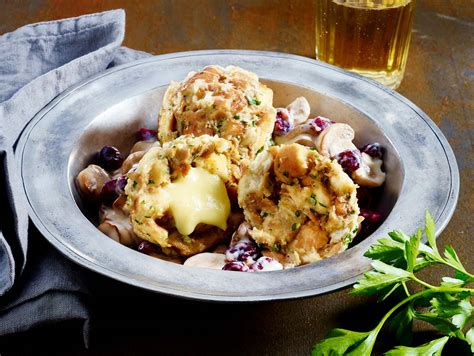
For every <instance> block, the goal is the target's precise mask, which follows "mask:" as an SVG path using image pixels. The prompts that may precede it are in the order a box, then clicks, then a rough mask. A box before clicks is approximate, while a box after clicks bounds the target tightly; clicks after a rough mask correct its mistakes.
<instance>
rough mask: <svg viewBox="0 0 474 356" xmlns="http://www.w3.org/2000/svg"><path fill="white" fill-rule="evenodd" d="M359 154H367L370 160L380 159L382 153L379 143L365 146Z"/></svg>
mask: <svg viewBox="0 0 474 356" xmlns="http://www.w3.org/2000/svg"><path fill="white" fill-rule="evenodd" d="M360 151H361V152H364V153H367V154H368V155H369V156H370V157H372V158H380V159H382V156H383V152H382V147H381V146H380V143H377V142H374V143H369V144H368V145H365V146H364V147H362V148H361V149H360Z"/></svg>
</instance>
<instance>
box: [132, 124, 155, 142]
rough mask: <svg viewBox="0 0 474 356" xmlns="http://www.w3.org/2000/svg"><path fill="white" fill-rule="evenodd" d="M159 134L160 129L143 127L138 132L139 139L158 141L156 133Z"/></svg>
mask: <svg viewBox="0 0 474 356" xmlns="http://www.w3.org/2000/svg"><path fill="white" fill-rule="evenodd" d="M157 134H158V131H156V130H150V129H146V128H143V127H142V128H141V129H140V130H138V132H137V140H138V141H156V140H157V138H156V135H157Z"/></svg>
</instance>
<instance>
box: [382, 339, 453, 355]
mask: <svg viewBox="0 0 474 356" xmlns="http://www.w3.org/2000/svg"><path fill="white" fill-rule="evenodd" d="M448 339H449V338H448V337H447V336H445V337H442V338H440V339H436V340H433V341H431V342H428V343H426V344H423V345H421V346H418V347H406V346H397V347H395V349H393V350H390V351H388V352H387V353H385V356H407V355H409V356H440V355H441V351H442V350H443V347H444V345H445V344H446V342H447V341H448Z"/></svg>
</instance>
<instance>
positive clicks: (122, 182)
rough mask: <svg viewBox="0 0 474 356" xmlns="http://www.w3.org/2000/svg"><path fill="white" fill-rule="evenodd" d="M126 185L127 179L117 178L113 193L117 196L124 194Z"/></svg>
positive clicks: (123, 177)
mask: <svg viewBox="0 0 474 356" xmlns="http://www.w3.org/2000/svg"><path fill="white" fill-rule="evenodd" d="M126 185H127V177H125V176H121V177H119V178H117V184H116V186H115V192H116V193H117V195H122V194H125V186H126Z"/></svg>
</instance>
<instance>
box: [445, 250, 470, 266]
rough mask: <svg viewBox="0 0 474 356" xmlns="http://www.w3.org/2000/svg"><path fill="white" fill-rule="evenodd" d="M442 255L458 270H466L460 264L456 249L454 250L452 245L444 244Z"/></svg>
mask: <svg viewBox="0 0 474 356" xmlns="http://www.w3.org/2000/svg"><path fill="white" fill-rule="evenodd" d="M444 257H445V261H446V262H448V263H450V264H451V265H452V266H453V267H454V268H456V269H457V270H458V271H460V272H466V269H465V268H464V266H463V265H462V263H461V261H460V260H459V257H458V255H457V254H456V251H454V249H453V247H452V246H450V245H446V246H445V248H444Z"/></svg>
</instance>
